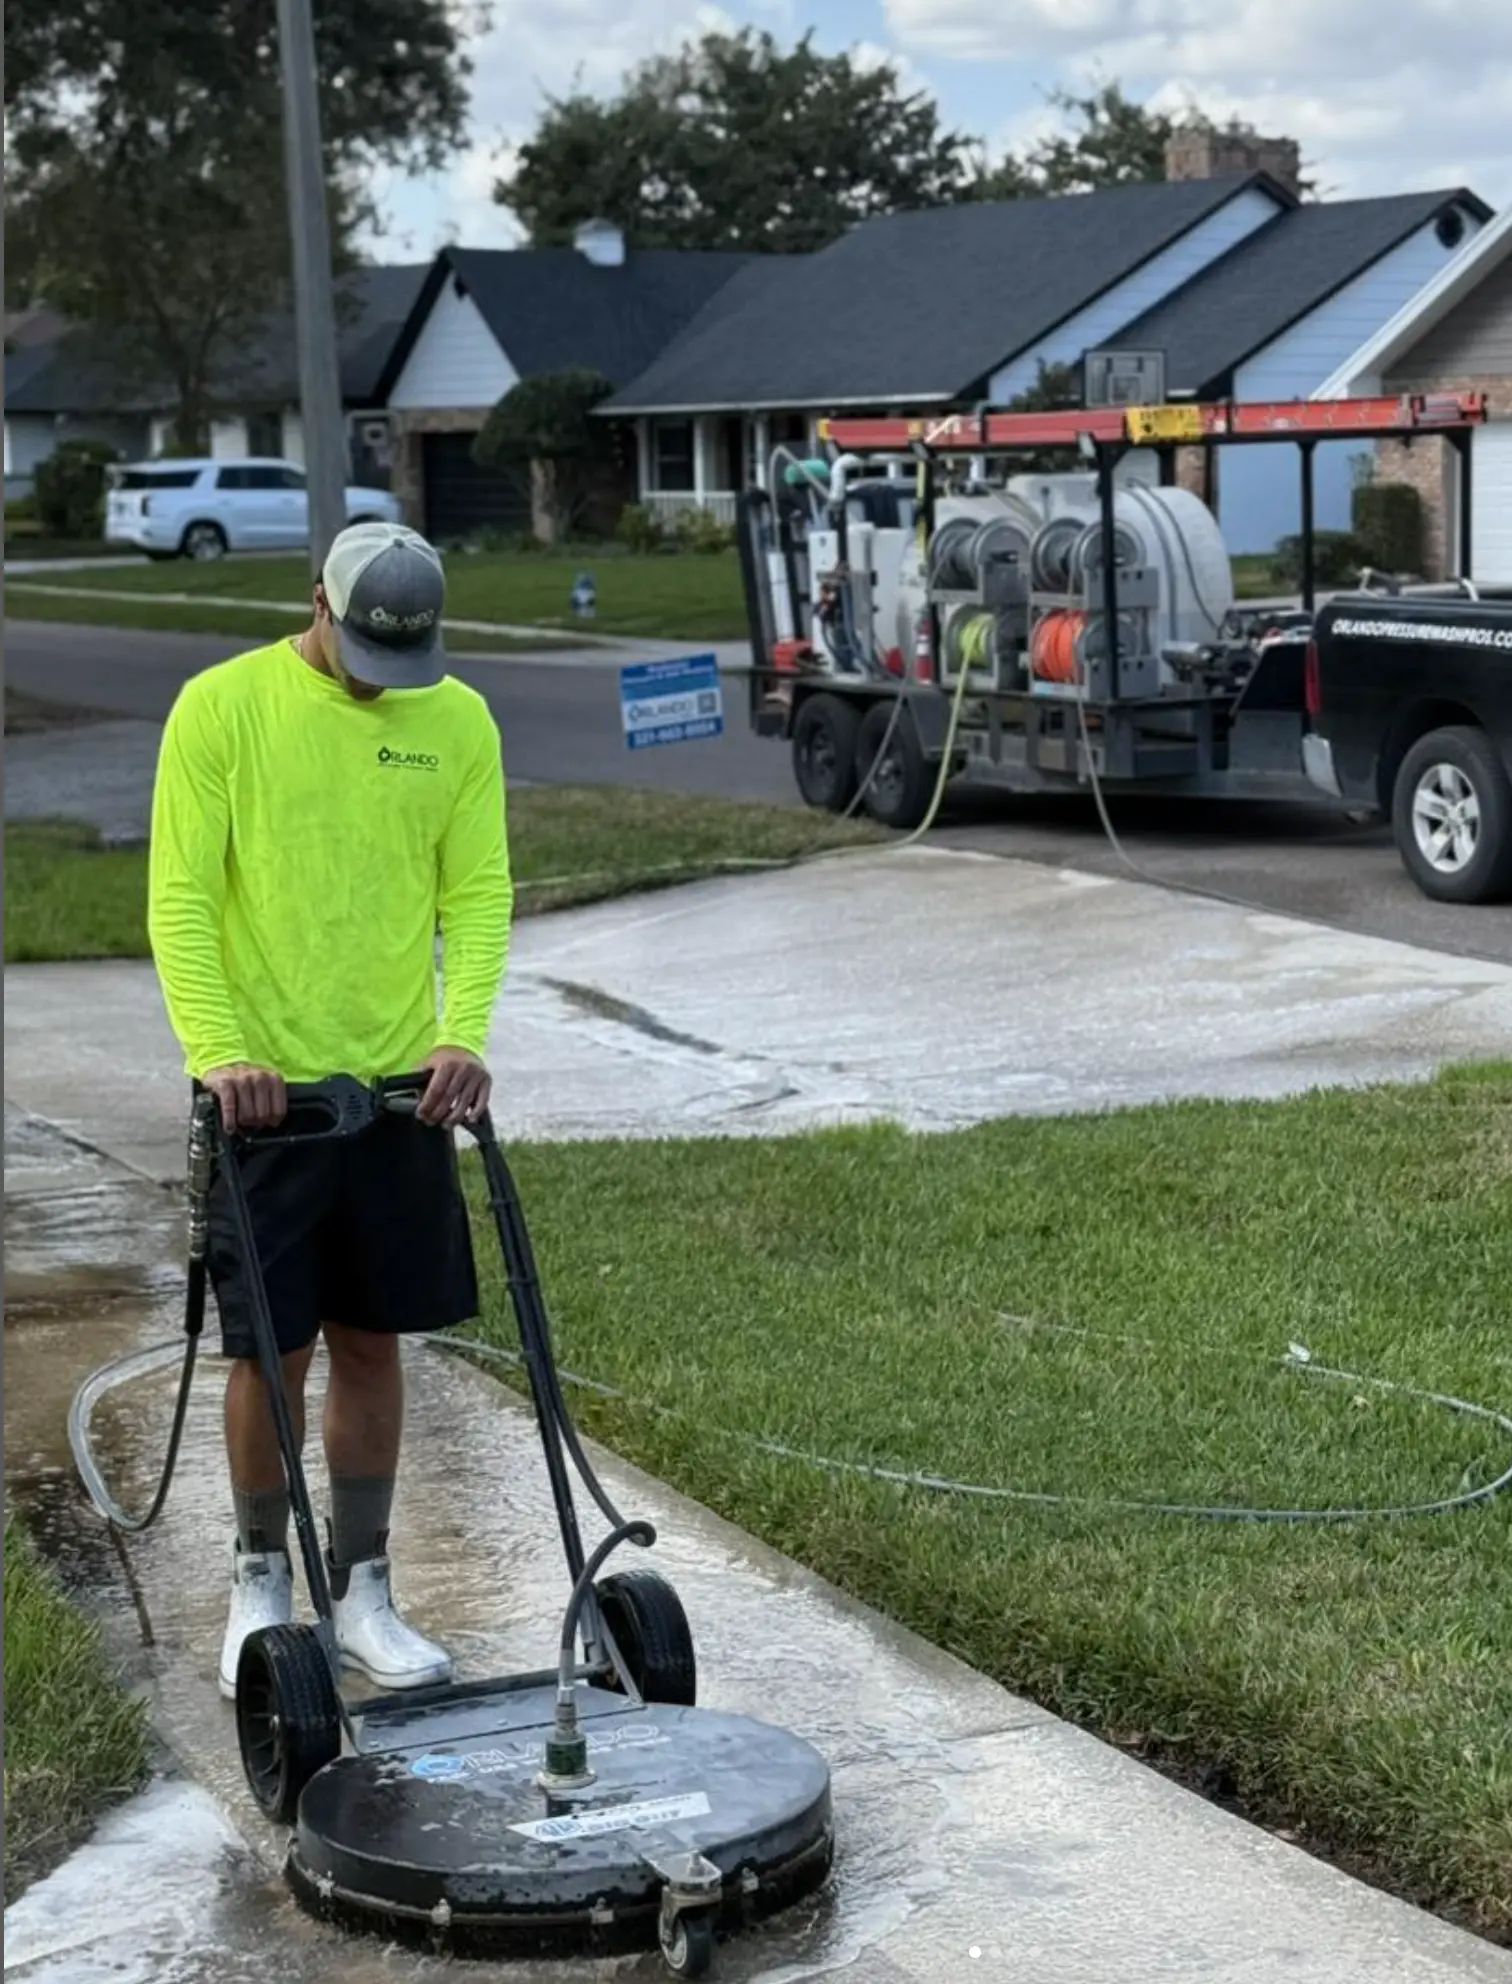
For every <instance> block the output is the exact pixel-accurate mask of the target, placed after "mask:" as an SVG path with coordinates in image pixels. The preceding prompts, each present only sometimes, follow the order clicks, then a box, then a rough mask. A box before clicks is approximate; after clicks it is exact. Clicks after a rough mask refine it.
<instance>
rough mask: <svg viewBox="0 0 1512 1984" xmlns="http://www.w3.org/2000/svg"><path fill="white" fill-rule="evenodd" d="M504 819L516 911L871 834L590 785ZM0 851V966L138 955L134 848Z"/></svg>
mask: <svg viewBox="0 0 1512 1984" xmlns="http://www.w3.org/2000/svg"><path fill="white" fill-rule="evenodd" d="M509 821H510V825H509V837H510V852H511V860H512V865H513V869H514V876H515V884H516V889H517V892H518V893H517V911H518V913H519V914H521V915H527V916H528V915H534V914H540V913H541V912H542V911H545V910H552V909H565V908H568V907H570V906H572V905H575V904H581V903H589V902H600V901H604V900H607V899H608V898H610V897H612V896H617V895H624V894H627V893H629V892H630V891H632V890H636V889H645V888H655V887H660V886H665V885H666V884H668V883H670V882H674V881H690V880H693V879H695V878H697V877H699V876H704V875H714V874H719V873H721V872H723V871H725V870H726V869H729V868H736V869H739V868H742V867H746V866H749V865H750V864H751V863H752V862H785V861H794V860H797V859H799V858H801V857H802V856H803V855H805V854H807V853H810V852H812V851H813V850H815V849H816V848H818V847H820V846H825V847H829V846H840V845H849V844H856V845H860V844H863V843H865V842H867V841H875V840H880V839H881V838H882V835H881V834H880V833H879V831H878V830H877V829H875V828H871V827H868V826H866V825H864V824H860V823H855V824H852V823H845V824H840V823H831V824H829V825H828V826H826V827H821V828H818V829H816V827H815V825H814V822H813V819H812V817H811V816H809V815H808V814H805V813H802V812H799V811H798V810H797V809H796V808H793V809H789V808H785V807H776V806H770V807H768V806H742V805H734V804H731V803H730V802H728V801H725V800H719V799H694V798H687V797H684V796H682V795H680V794H675V793H657V792H635V791H629V792H627V791H617V790H611V789H604V788H597V787H594V788H585V789H578V788H574V787H544V786H540V787H529V788H526V789H524V790H521V791H517V792H513V793H511V794H510V797H509ZM5 856H6V863H5V867H6V873H5V879H6V902H5V961H6V963H7V964H27V963H43V962H57V961H60V960H62V959H67V958H140V957H146V956H147V955H148V946H147V926H146V915H147V853H146V850H145V849H144V848H106V847H103V846H102V845H101V842H100V838H99V836H98V834H97V833H96V832H95V831H94V830H93V828H90V827H85V826H81V825H79V824H78V823H76V822H70V821H57V822H42V823H38V824H11V825H9V826H8V827H7V828H6V835H5Z"/></svg>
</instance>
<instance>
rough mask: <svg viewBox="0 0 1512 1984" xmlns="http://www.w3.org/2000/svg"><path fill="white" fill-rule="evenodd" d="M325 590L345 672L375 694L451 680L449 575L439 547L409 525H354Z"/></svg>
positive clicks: (331, 563) (343, 535) (338, 543)
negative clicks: (444, 622)
mask: <svg viewBox="0 0 1512 1984" xmlns="http://www.w3.org/2000/svg"><path fill="white" fill-rule="evenodd" d="M320 576H321V583H322V584H323V585H324V587H325V593H326V598H327V599H328V600H329V602H330V606H331V618H332V620H333V621H334V622H335V625H336V641H337V646H338V647H339V649H340V652H341V660H342V665H343V666H344V667H345V668H347V669H349V670H350V671H351V673H352V674H353V675H354V676H355V677H356V678H357V680H358V681H359V682H366V683H369V684H370V685H371V686H372V687H373V688H375V689H428V688H431V687H432V686H433V685H434V684H435V683H437V682H439V681H440V680H441V678H442V676H443V675H445V673H446V648H445V645H444V643H443V641H442V639H441V614H442V610H443V609H444V607H445V605H446V575H445V573H444V572H443V570H442V567H441V558H440V555H439V553H438V552H437V551H436V550H435V548H434V546H432V545H430V544H427V543H426V541H425V539H424V538H423V537H422V536H421V535H420V533H419V532H418V531H413V530H409V529H408V528H406V526H405V525H404V524H389V523H379V522H373V523H365V524H349V525H348V526H347V528H346V529H345V530H344V531H341V532H340V533H339V534H338V535H337V536H336V537H335V538H334V539H333V541H332V544H331V548H330V550H329V551H328V552H327V553H326V560H325V565H324V567H323V569H322V571H321V575H320Z"/></svg>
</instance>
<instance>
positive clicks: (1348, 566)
mask: <svg viewBox="0 0 1512 1984" xmlns="http://www.w3.org/2000/svg"><path fill="white" fill-rule="evenodd" d="M1370 563H1371V560H1370V558H1369V557H1368V556H1367V555H1366V551H1365V547H1364V545H1362V544H1361V543H1360V540H1359V539H1358V538H1357V537H1356V536H1355V535H1354V533H1353V532H1352V531H1347V530H1320V531H1315V532H1314V533H1313V574H1314V577H1315V578H1316V580H1317V582H1318V584H1319V585H1320V586H1345V585H1351V584H1352V583H1353V582H1354V580H1356V579H1357V578H1358V577H1359V575H1360V568H1361V566H1362V565H1368V564H1370ZM1271 577H1272V578H1273V579H1275V581H1276V583H1277V584H1278V585H1284V586H1300V585H1301V583H1302V539H1301V538H1300V536H1299V537H1283V538H1282V540H1281V542H1280V543H1279V544H1278V545H1277V546H1276V555H1275V560H1274V562H1273V563H1272V565H1271Z"/></svg>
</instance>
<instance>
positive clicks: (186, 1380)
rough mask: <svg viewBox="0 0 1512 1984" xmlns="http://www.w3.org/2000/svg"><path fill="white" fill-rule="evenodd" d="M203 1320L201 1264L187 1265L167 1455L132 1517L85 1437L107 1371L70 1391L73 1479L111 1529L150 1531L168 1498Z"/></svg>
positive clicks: (134, 1532)
mask: <svg viewBox="0 0 1512 1984" xmlns="http://www.w3.org/2000/svg"><path fill="white" fill-rule="evenodd" d="M204 1319H205V1264H204V1262H203V1261H192V1262H191V1263H190V1266H189V1290H188V1296H187V1300H186V1305H185V1313H184V1333H185V1337H186V1339H187V1340H186V1342H185V1344H184V1356H183V1366H182V1369H181V1370H180V1373H179V1385H178V1397H177V1399H176V1400H175V1402H174V1407H173V1427H172V1430H171V1431H170V1433H169V1435H168V1451H167V1453H166V1454H165V1455H164V1456H163V1469H162V1473H161V1474H160V1475H159V1476H158V1484H157V1489H156V1491H155V1492H154V1494H153V1497H152V1500H151V1501H150V1502H149V1503H148V1505H147V1507H146V1509H145V1510H143V1511H142V1513H141V1514H139V1515H133V1514H132V1513H131V1511H130V1510H129V1509H127V1508H125V1507H124V1506H123V1505H122V1504H121V1503H120V1502H118V1501H117V1500H116V1499H115V1497H114V1496H113V1495H112V1494H111V1492H110V1490H109V1488H107V1487H106V1485H105V1477H104V1475H103V1474H102V1473H101V1472H100V1468H99V1464H98V1462H97V1461H96V1460H95V1455H94V1448H93V1446H92V1445H91V1444H90V1439H89V1422H90V1419H91V1417H92V1415H93V1412H94V1405H95V1399H96V1397H97V1394H98V1391H99V1390H103V1389H109V1387H108V1386H100V1385H99V1383H98V1381H99V1380H101V1379H102V1378H105V1377H107V1376H108V1375H109V1374H110V1372H111V1370H112V1369H113V1367H112V1366H110V1365H105V1366H102V1368H101V1369H100V1370H98V1371H91V1372H90V1374H89V1376H88V1377H87V1378H86V1379H85V1380H84V1383H83V1384H82V1385H80V1387H79V1389H78V1390H77V1391H76V1392H75V1393H74V1396H73V1403H72V1404H71V1405H70V1406H69V1408H68V1444H69V1447H70V1448H71V1449H72V1451H73V1457H74V1465H75V1466H76V1467H77V1468H78V1470H79V1479H80V1480H81V1481H82V1482H83V1484H84V1492H85V1494H87V1495H88V1497H89V1499H90V1501H91V1502H93V1504H94V1506H95V1508H96V1509H98V1510H99V1512H100V1514H101V1515H102V1516H103V1517H104V1518H105V1520H106V1522H108V1523H111V1524H113V1525H114V1527H115V1528H116V1529H119V1530H124V1531H125V1532H126V1534H127V1535H128V1536H139V1535H141V1533H142V1531H143V1530H147V1529H151V1527H152V1525H153V1524H154V1523H155V1522H156V1521H157V1519H158V1517H159V1516H160V1515H161V1514H162V1512H163V1504H164V1503H165V1502H166V1501H167V1499H168V1490H169V1487H170V1486H171V1485H172V1482H173V1475H174V1470H175V1468H176V1467H177V1466H178V1455H179V1443H180V1441H181V1440H182V1439H183V1436H184V1419H185V1416H186V1414H187V1413H188V1410H189V1393H190V1390H191V1388H192V1386H193V1383H194V1365H195V1359H196V1357H197V1355H198V1352H199V1339H200V1331H201V1329H202V1328H203V1326H204Z"/></svg>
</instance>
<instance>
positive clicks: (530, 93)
mask: <svg viewBox="0 0 1512 1984" xmlns="http://www.w3.org/2000/svg"><path fill="white" fill-rule="evenodd" d="M492 16H493V18H492V25H491V27H490V28H489V30H488V32H487V33H486V34H482V35H479V36H478V37H477V38H476V40H475V42H474V45H473V55H474V60H475V63H476V73H475V76H474V79H473V128H472V143H471V145H470V147H469V149H468V151H467V152H466V153H465V154H464V155H463V156H462V157H461V158H460V159H459V160H458V161H457V162H456V164H455V165H454V166H453V167H452V169H451V170H450V171H448V172H446V173H443V174H439V175H436V176H435V177H432V178H427V179H423V180H405V179H402V178H395V179H393V180H391V181H389V182H388V184H387V185H386V186H385V187H384V188H383V196H384V205H385V208H386V211H387V213H388V216H389V228H388V231H387V234H386V237H385V238H384V240H383V241H382V242H381V243H379V244H374V245H375V246H376V247H377V248H378V249H379V252H381V253H382V254H383V255H384V256H385V257H386V258H388V259H396V258H397V257H398V256H400V255H403V256H405V257H410V256H413V257H414V258H415V259H417V260H418V259H423V258H425V257H426V256H428V255H429V254H430V253H431V252H432V251H433V250H434V249H435V248H436V247H438V246H439V245H440V244H441V243H442V242H443V241H445V240H448V239H453V240H461V241H464V242H466V243H468V244H469V245H471V246H475V247H490V246H493V247H502V246H506V245H510V244H511V243H512V241H513V240H514V239H515V233H514V230H513V228H512V224H511V221H510V218H509V216H508V214H507V213H506V212H505V211H504V209H502V208H501V207H498V206H496V205H494V204H493V202H492V200H491V198H490V194H491V189H492V186H493V182H494V179H495V177H496V175H497V171H498V160H499V158H500V156H501V154H505V155H507V148H508V146H509V144H510V143H511V142H518V141H519V140H520V139H521V138H522V137H524V136H526V135H528V133H529V132H530V130H531V128H532V126H533V125H534V123H535V121H536V118H537V117H538V115H539V113H540V110H541V107H542V104H543V103H544V101H545V99H546V97H547V96H548V95H551V94H559V93H562V92H565V91H567V90H569V89H570V88H572V87H573V85H574V83H575V82H576V83H577V84H578V85H579V86H581V87H583V88H585V89H588V90H591V91H593V92H594V93H596V94H601V95H611V94H613V93H614V91H615V89H616V88H617V86H618V84H619V82H620V80H621V78H622V77H623V76H624V74H625V72H626V70H627V69H629V68H630V67H631V66H632V65H633V64H634V63H636V62H637V61H639V60H640V59H641V58H642V57H644V56H646V55H650V54H655V53H659V52H662V51H664V50H667V49H670V48H672V47H675V46H676V45H677V43H678V42H680V41H681V40H683V39H684V38H686V36H687V35H689V34H692V33H697V32H698V31H699V30H700V29H702V28H705V27H728V26H730V25H732V24H740V23H744V22H752V23H754V24H756V25H758V26H763V27H769V28H771V29H772V30H773V32H774V33H776V34H777V35H779V36H780V37H782V38H784V39H791V38H794V37H796V36H797V35H798V34H799V33H801V32H802V31H803V30H804V29H805V28H807V27H810V26H812V27H813V28H814V29H815V34H816V40H817V41H818V43H819V44H820V45H821V46H823V47H824V48H826V49H828V50H839V49H842V48H851V49H860V50H863V51H865V52H867V53H870V54H872V55H873V56H882V55H885V56H886V57H887V58H888V59H890V60H892V61H894V62H896V63H897V64H898V66H899V68H900V69H901V71H902V73H903V75H904V77H905V78H906V80H907V81H908V82H909V84H910V85H912V86H918V87H925V88H928V89H929V90H930V91H931V92H932V93H933V95H934V96H935V97H936V98H937V99H938V100H939V103H940V105H941V108H942V111H943V114H944V117H945V119H946V120H947V122H948V123H949V124H951V125H953V126H954V127H955V128H957V129H959V130H962V131H965V132H968V133H970V134H972V135H974V136H980V137H984V138H986V139H987V140H988V142H989V144H990V145H991V147H992V149H993V151H994V153H996V152H998V151H1001V150H1002V149H1004V148H1005V147H1007V146H1009V145H1011V144H1014V143H1016V142H1019V141H1022V140H1023V139H1024V138H1025V137H1027V136H1032V135H1033V134H1034V133H1035V132H1036V130H1037V129H1038V128H1039V127H1040V126H1041V125H1042V124H1043V123H1044V122H1045V121H1046V112H1045V106H1044V101H1043V91H1044V90H1046V89H1049V88H1053V87H1054V86H1056V85H1057V84H1061V83H1066V84H1071V85H1076V84H1080V83H1083V82H1085V81H1087V80H1088V79H1089V78H1090V77H1093V76H1097V75H1101V76H1104V77H1116V78H1117V79H1118V80H1119V81H1121V82H1122V84H1123V85H1124V88H1125V90H1126V91H1128V92H1129V93H1130V94H1131V95H1136V96H1139V97H1141V98H1144V99H1146V100H1152V101H1155V102H1157V103H1161V104H1171V105H1177V104H1180V103H1183V102H1185V101H1187V100H1189V99H1195V101H1197V102H1198V103H1199V104H1200V105H1201V106H1202V107H1203V108H1204V109H1206V110H1207V111H1209V112H1210V113H1212V114H1213V115H1215V116H1218V117H1226V116H1227V115H1228V114H1229V113H1231V112H1233V113H1237V114H1238V115H1240V116H1242V117H1244V118H1245V119H1247V120H1248V121H1250V122H1252V123H1254V124H1255V125H1257V126H1258V127H1259V128H1260V129H1261V130H1262V131H1265V132H1268V133H1277V134H1280V133H1285V134H1288V135H1290V136H1294V137H1296V138H1297V139H1299V140H1300V142H1301V144H1302V147H1303V156H1304V159H1305V161H1306V162H1307V164H1308V166H1309V168H1310V170H1311V172H1312V174H1313V176H1315V177H1316V178H1317V179H1318V181H1319V182H1320V186H1321V189H1322V190H1323V192H1324V194H1325V196H1326V197H1331V198H1348V197H1350V196H1360V195H1367V194H1374V193H1391V192H1407V191H1416V190H1419V189H1425V188H1431V187H1439V186H1445V187H1447V186H1459V185H1468V186H1471V187H1473V188H1474V189H1475V190H1476V191H1477V192H1478V193H1480V194H1481V196H1482V197H1483V198H1484V199H1486V200H1488V201H1489V202H1490V203H1491V204H1492V205H1493V206H1496V207H1500V206H1502V205H1503V204H1505V203H1506V202H1507V201H1508V200H1512V0H808V4H807V5H804V4H803V0H723V4H721V5H718V6H714V5H708V4H699V0H492Z"/></svg>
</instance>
